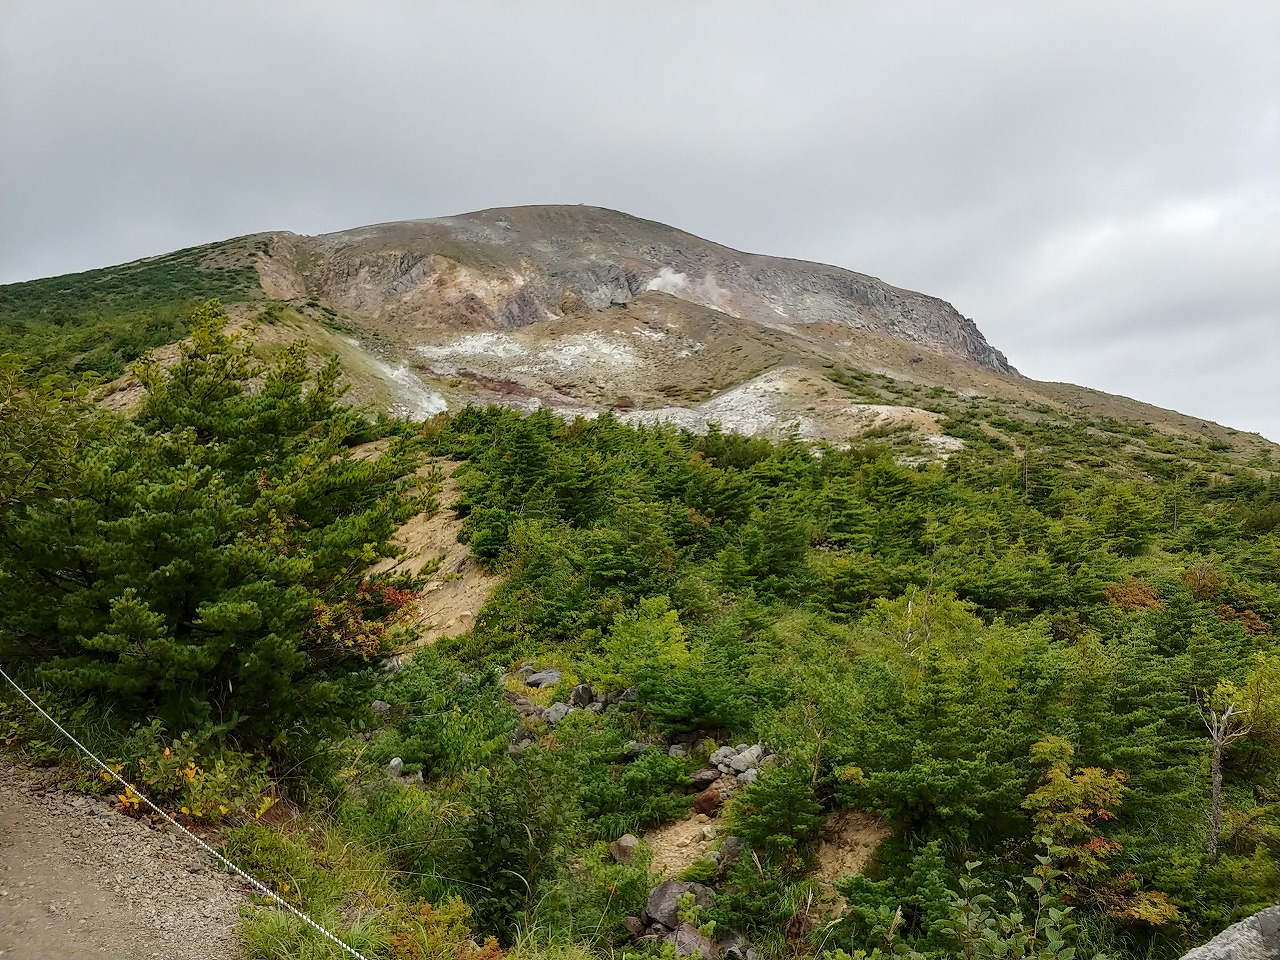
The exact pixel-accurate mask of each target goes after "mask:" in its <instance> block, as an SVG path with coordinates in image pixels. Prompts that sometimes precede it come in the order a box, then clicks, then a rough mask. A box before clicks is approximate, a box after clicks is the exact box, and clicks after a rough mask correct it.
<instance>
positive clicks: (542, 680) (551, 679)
mask: <svg viewBox="0 0 1280 960" xmlns="http://www.w3.org/2000/svg"><path fill="white" fill-rule="evenodd" d="M524 682H525V683H527V684H528V685H529V686H531V687H536V688H537V689H539V690H541V689H542V688H543V687H554V686H555V685H556V684H557V683H559V682H560V671H559V670H539V671H538V672H537V673H531V674H529V676H527V677H525V681H524Z"/></svg>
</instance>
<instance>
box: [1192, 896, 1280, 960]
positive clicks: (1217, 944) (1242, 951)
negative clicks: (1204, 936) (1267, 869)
mask: <svg viewBox="0 0 1280 960" xmlns="http://www.w3.org/2000/svg"><path fill="white" fill-rule="evenodd" d="M1277 958H1280V906H1275V907H1268V908H1267V909H1266V910H1263V911H1261V912H1259V913H1255V914H1254V915H1253V916H1252V917H1249V918H1248V919H1246V920H1241V921H1240V922H1239V923H1237V924H1236V925H1235V926H1232V927H1227V929H1226V930H1223V931H1222V932H1221V933H1220V934H1218V935H1217V936H1216V937H1214V938H1213V939H1212V940H1210V941H1209V942H1208V943H1206V944H1205V945H1204V946H1203V947H1196V949H1194V950H1192V951H1191V952H1190V953H1188V954H1186V955H1185V956H1184V957H1183V958H1182V960H1277Z"/></svg>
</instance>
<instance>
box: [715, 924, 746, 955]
mask: <svg viewBox="0 0 1280 960" xmlns="http://www.w3.org/2000/svg"><path fill="white" fill-rule="evenodd" d="M716 946H717V947H719V948H720V956H721V957H722V958H723V960H747V958H748V957H751V958H754V957H755V950H753V949H752V948H751V942H750V941H749V940H747V938H746V937H745V936H744V935H743V934H742V933H740V932H739V931H737V930H730V931H729V932H728V933H727V934H726V935H725V936H723V937H721V938H720V941H719V943H717V944H716Z"/></svg>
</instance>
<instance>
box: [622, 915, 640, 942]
mask: <svg viewBox="0 0 1280 960" xmlns="http://www.w3.org/2000/svg"><path fill="white" fill-rule="evenodd" d="M622 925H623V926H624V927H626V928H627V933H629V934H631V936H632V937H633V938H634V939H636V940H639V939H640V938H641V937H643V936H644V923H643V921H641V919H640V918H639V917H627V919H625V920H623V921H622Z"/></svg>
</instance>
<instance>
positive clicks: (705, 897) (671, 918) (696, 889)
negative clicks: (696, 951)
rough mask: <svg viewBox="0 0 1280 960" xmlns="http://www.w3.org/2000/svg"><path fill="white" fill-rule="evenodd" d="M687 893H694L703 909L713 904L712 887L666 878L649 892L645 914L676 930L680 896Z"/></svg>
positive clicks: (678, 918)
mask: <svg viewBox="0 0 1280 960" xmlns="http://www.w3.org/2000/svg"><path fill="white" fill-rule="evenodd" d="M686 893H692V894H693V901H694V903H696V904H697V905H698V906H699V907H701V908H702V909H703V910H706V909H707V908H708V907H710V906H711V888H710V887H704V886H703V885H702V884H700V883H689V882H687V881H684V880H664V881H662V883H660V884H658V885H657V886H656V887H654V888H653V890H651V891H650V892H649V900H648V902H647V903H646V904H645V908H644V912H645V916H647V917H648V918H649V919H650V920H651V921H653V922H654V923H660V924H662V925H663V926H664V927H666V928H667V929H668V930H675V929H676V928H677V927H679V926H680V898H681V897H682V896H684V895H685V894H686ZM686 956H687V954H686Z"/></svg>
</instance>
